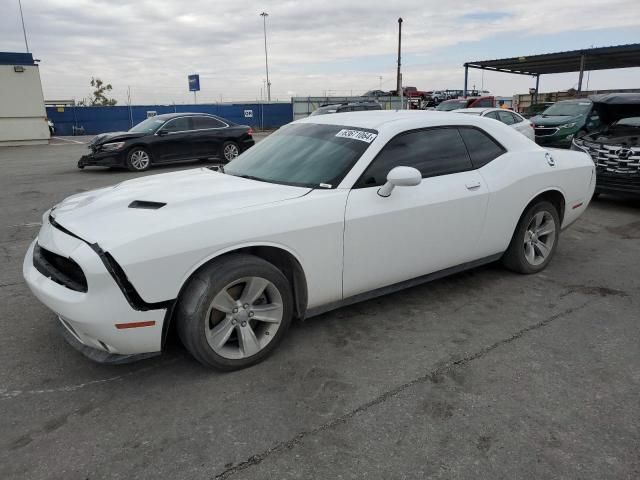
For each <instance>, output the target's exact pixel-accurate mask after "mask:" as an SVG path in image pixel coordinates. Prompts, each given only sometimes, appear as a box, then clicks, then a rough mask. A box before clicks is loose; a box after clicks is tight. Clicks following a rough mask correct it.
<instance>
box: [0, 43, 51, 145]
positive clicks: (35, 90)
mask: <svg viewBox="0 0 640 480" xmlns="http://www.w3.org/2000/svg"><path fill="white" fill-rule="evenodd" d="M49 136H50V134H49V125H48V124H47V113H46V110H45V107H44V97H43V95H42V83H41V82H40V70H39V69H38V65H37V64H36V63H35V62H34V60H33V56H32V55H31V54H30V53H12V52H0V146H11V145H33V144H39V143H48V141H49Z"/></svg>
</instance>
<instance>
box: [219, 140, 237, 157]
mask: <svg viewBox="0 0 640 480" xmlns="http://www.w3.org/2000/svg"><path fill="white" fill-rule="evenodd" d="M238 155H240V147H239V146H238V144H237V143H236V142H232V141H231V140H228V141H226V142H224V143H223V144H222V146H221V147H220V159H221V160H222V161H223V162H225V163H228V162H230V161H231V160H233V159H234V158H236V157H237V156H238Z"/></svg>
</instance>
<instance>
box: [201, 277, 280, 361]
mask: <svg viewBox="0 0 640 480" xmlns="http://www.w3.org/2000/svg"><path fill="white" fill-rule="evenodd" d="M283 315H284V306H283V302H282V296H281V295H280V292H279V291H278V289H277V288H276V286H275V285H274V284H273V283H271V282H270V281H269V280H266V279H264V278H261V277H244V278H241V279H238V280H236V281H234V282H232V283H230V284H228V285H227V286H226V287H224V288H223V289H222V290H221V291H220V292H218V294H217V295H216V296H215V297H214V298H213V300H212V302H211V305H210V306H209V310H208V312H207V316H206V317H205V318H206V321H205V327H204V328H205V336H206V339H207V343H208V344H209V346H210V347H211V348H212V349H213V351H214V352H215V353H217V354H218V355H220V356H221V357H224V358H228V359H234V360H237V359H244V358H247V357H251V356H253V355H255V354H257V353H258V352H260V351H261V350H262V349H264V348H265V347H266V346H267V344H268V343H269V342H270V341H271V340H272V339H273V337H274V336H275V334H276V332H277V331H278V329H279V328H280V324H281V323H282V319H283Z"/></svg>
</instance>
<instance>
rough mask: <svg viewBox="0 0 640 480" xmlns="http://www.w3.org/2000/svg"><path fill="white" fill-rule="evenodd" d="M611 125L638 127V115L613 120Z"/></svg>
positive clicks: (639, 121)
mask: <svg viewBox="0 0 640 480" xmlns="http://www.w3.org/2000/svg"><path fill="white" fill-rule="evenodd" d="M611 126H612V127H636V128H640V117H627V118H622V119H620V120H618V121H617V122H615V123H614V124H613V125H611Z"/></svg>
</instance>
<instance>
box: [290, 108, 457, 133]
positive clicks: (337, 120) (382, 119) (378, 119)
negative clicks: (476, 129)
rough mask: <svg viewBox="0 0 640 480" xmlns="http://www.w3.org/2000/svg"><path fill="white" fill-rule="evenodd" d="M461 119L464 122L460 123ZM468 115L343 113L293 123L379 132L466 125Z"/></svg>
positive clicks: (402, 112) (439, 113)
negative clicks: (395, 126)
mask: <svg viewBox="0 0 640 480" xmlns="http://www.w3.org/2000/svg"><path fill="white" fill-rule="evenodd" d="M461 117H464V119H465V121H463V122H461V121H460V120H461ZM468 117H469V115H464V116H462V115H458V114H457V113H452V112H435V111H429V110H368V111H365V112H345V113H340V114H329V115H322V116H314V117H306V118H303V119H301V120H297V121H295V122H294V123H321V124H325V125H342V126H351V127H360V128H370V129H374V130H379V129H380V128H382V127H384V126H385V125H387V124H390V123H397V122H401V123H409V124H410V123H414V122H419V123H420V124H423V123H424V124H426V126H430V124H432V125H433V126H436V125H441V124H442V123H443V122H445V123H446V122H447V121H449V122H451V123H453V124H459V123H468V122H467V121H466V119H467V118H468Z"/></svg>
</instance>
